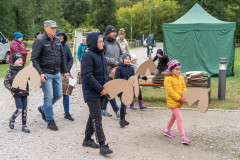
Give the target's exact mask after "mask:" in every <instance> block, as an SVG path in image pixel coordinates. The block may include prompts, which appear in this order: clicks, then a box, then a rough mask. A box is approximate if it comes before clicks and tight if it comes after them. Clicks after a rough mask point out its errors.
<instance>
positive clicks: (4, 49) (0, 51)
mask: <svg viewBox="0 0 240 160" xmlns="http://www.w3.org/2000/svg"><path fill="white" fill-rule="evenodd" d="M9 55H10V43H9V42H8V39H7V38H5V37H4V35H3V34H2V33H1V32H0V61H3V63H8V61H9Z"/></svg>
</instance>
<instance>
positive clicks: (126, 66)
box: [115, 52, 135, 128]
mask: <svg viewBox="0 0 240 160" xmlns="http://www.w3.org/2000/svg"><path fill="white" fill-rule="evenodd" d="M122 60H123V62H120V63H119V65H118V67H117V69H116V72H115V79H125V80H128V79H129V78H130V77H131V76H133V75H134V74H135V71H134V69H133V67H132V66H130V63H131V55H130V53H128V52H126V53H124V54H123V56H122ZM119 97H120V99H121V108H120V121H119V124H120V127H121V128H123V127H125V125H129V122H127V121H126V120H125V115H126V105H125V104H123V102H122V93H120V94H119Z"/></svg>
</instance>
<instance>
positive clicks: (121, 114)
mask: <svg viewBox="0 0 240 160" xmlns="http://www.w3.org/2000/svg"><path fill="white" fill-rule="evenodd" d="M119 98H120V100H121V108H120V120H125V115H126V108H127V107H126V105H125V104H123V102H122V94H120V95H119Z"/></svg>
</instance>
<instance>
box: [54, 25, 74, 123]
mask: <svg viewBox="0 0 240 160" xmlns="http://www.w3.org/2000/svg"><path fill="white" fill-rule="evenodd" d="M56 36H58V38H59V39H60V42H61V44H62V46H63V52H64V55H65V60H66V64H67V71H68V73H70V71H71V68H72V65H73V56H72V52H71V50H70V49H69V46H68V45H67V44H66V43H67V41H68V37H67V35H66V34H65V33H64V32H63V31H62V30H61V29H57V30H56ZM63 107H64V113H65V116H64V118H65V119H68V120H70V121H74V118H72V116H71V114H70V113H69V95H66V94H63Z"/></svg>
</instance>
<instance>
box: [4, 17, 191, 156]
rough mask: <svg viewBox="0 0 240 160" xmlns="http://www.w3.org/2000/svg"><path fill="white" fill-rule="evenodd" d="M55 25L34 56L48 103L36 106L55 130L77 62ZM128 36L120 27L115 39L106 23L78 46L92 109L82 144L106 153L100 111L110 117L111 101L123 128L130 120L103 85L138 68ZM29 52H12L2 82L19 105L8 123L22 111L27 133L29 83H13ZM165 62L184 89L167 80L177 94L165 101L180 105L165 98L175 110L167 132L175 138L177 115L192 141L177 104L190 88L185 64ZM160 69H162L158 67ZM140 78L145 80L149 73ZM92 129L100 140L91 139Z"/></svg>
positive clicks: (46, 27) (35, 45)
mask: <svg viewBox="0 0 240 160" xmlns="http://www.w3.org/2000/svg"><path fill="white" fill-rule="evenodd" d="M57 27H58V26H57V24H56V22H55V21H52V20H48V21H45V22H44V30H45V32H44V33H43V34H42V35H41V36H39V37H38V38H36V39H35V41H34V43H33V47H32V56H31V61H32V62H33V66H34V67H35V68H36V70H37V71H38V73H39V75H40V78H41V88H42V90H43V93H44V98H43V101H44V103H43V105H42V106H40V107H38V111H39V112H40V113H41V115H42V119H43V120H44V121H46V122H47V128H48V129H50V130H54V131H56V130H58V127H57V125H56V123H55V120H54V114H53V105H54V103H55V102H56V101H57V100H59V99H60V98H61V97H62V78H67V79H68V78H69V77H70V76H71V75H70V70H71V67H72V65H73V57H72V54H71V51H70V49H69V47H68V45H67V44H66V42H67V36H66V34H65V33H64V32H63V31H62V30H60V29H56V28H57ZM16 35H17V34H16ZM20 37H21V35H20ZM124 37H125V31H124V30H123V29H121V30H120V31H119V35H118V38H116V28H115V27H114V26H112V25H109V26H107V27H106V28H105V33H104V35H103V34H101V33H99V32H92V33H90V34H89V35H88V36H87V37H86V38H85V37H84V38H85V39H86V41H83V43H81V44H80V46H79V49H78V60H79V61H81V68H82V70H81V78H82V91H83V98H84V101H85V102H86V103H87V105H88V108H89V117H88V120H87V124H86V129H85V138H84V140H83V143H82V145H83V146H85V147H91V148H100V154H102V155H107V154H111V153H113V151H112V150H111V149H110V148H109V146H108V144H106V143H105V141H106V138H105V135H104V131H103V127H102V115H105V116H111V114H110V113H108V112H107V111H106V109H107V104H108V101H110V104H111V105H112V108H113V110H114V112H115V113H116V116H117V117H120V121H119V124H120V127H122V128H123V127H125V126H126V125H129V122H128V121H126V118H125V115H126V106H125V105H124V104H123V103H122V102H121V108H120V109H119V107H118V105H117V103H116V100H115V97H109V96H108V94H107V92H106V90H105V89H104V88H103V85H104V84H105V83H106V82H108V81H109V80H111V79H112V78H111V77H110V74H111V73H115V78H116V79H126V80H128V79H129V78H130V77H131V76H132V75H134V74H135V73H136V69H137V57H136V55H135V54H134V53H130V50H129V47H128V44H127V41H126V39H125V38H124ZM17 38H19V37H15V39H17ZM158 52H159V53H157V58H155V59H154V60H156V59H159V63H160V60H161V58H163V57H164V54H163V52H162V51H160V50H158ZM27 54H29V51H27V50H26V51H25V52H24V54H22V53H17V52H16V53H13V54H12V61H11V62H12V63H11V66H10V70H9V71H8V73H7V76H6V77H5V80H4V84H5V86H6V87H7V88H8V89H9V90H11V92H12V94H13V96H14V98H15V102H16V107H17V110H16V111H15V112H14V114H13V116H12V117H11V118H10V119H9V127H10V128H11V129H13V128H14V122H15V119H16V117H17V116H18V115H19V114H20V113H22V121H23V123H22V124H23V126H22V131H24V132H27V133H29V132H30V130H29V129H28V128H27V126H26V115H27V96H28V95H29V93H28V87H27V91H23V90H20V89H19V88H13V87H12V86H11V85H12V82H13V79H14V77H15V76H16V74H17V73H18V72H19V71H20V70H21V69H23V67H24V66H23V64H24V63H23V55H27ZM165 58H166V56H165ZM166 66H167V68H168V71H169V73H171V74H170V76H173V77H176V78H174V81H179V80H180V81H181V84H182V86H181V88H180V89H179V88H177V91H176V92H177V93H175V91H173V90H172V88H171V87H170V85H172V83H171V81H172V79H170V78H168V84H167V82H166V85H167V86H166V90H167V95H168V92H170V91H171V94H173V95H174V97H173V99H172V98H171V96H170V95H168V96H167V101H176V102H177V103H175V104H176V105H175V104H174V105H173V102H171V103H170V102H169V103H167V104H168V107H169V108H172V111H173V114H172V117H171V120H170V121H169V124H168V126H167V129H166V130H165V131H164V135H167V136H169V137H171V138H174V137H175V136H174V135H173V134H172V133H171V132H170V129H171V126H172V125H173V123H174V121H175V119H177V121H178V127H179V131H180V133H181V136H183V137H182V142H186V143H188V142H190V140H188V139H187V138H186V137H185V135H184V132H183V129H182V124H181V115H180V112H179V107H181V105H182V103H183V102H184V98H183V92H184V91H185V90H186V87H184V84H183V82H182V79H181V76H179V70H180V66H181V65H180V63H179V62H178V61H174V62H170V63H168V64H167V65H166ZM166 66H165V67H166ZM159 70H161V71H162V69H160V68H159ZM175 70H176V72H175ZM173 71H174V72H173ZM141 78H142V79H144V80H146V77H141ZM168 88H171V89H168ZM174 90H175V88H174ZM140 93H141V90H140ZM119 97H120V100H121V94H119ZM168 99H169V100H168ZM169 104H170V106H169ZM63 105H64V112H65V116H64V117H65V119H68V120H71V121H73V120H74V119H73V118H72V116H71V115H70V113H69V96H67V95H64V96H63ZM139 106H140V109H141V110H142V109H145V108H146V107H145V106H144V105H143V101H142V96H141V94H140V96H139ZM130 108H131V109H133V110H135V109H136V107H134V102H133V103H132V104H131V105H130ZM175 108H177V109H175ZM94 133H95V136H96V141H97V143H96V142H95V141H94V140H93V139H92V135H93V134H94Z"/></svg>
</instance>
